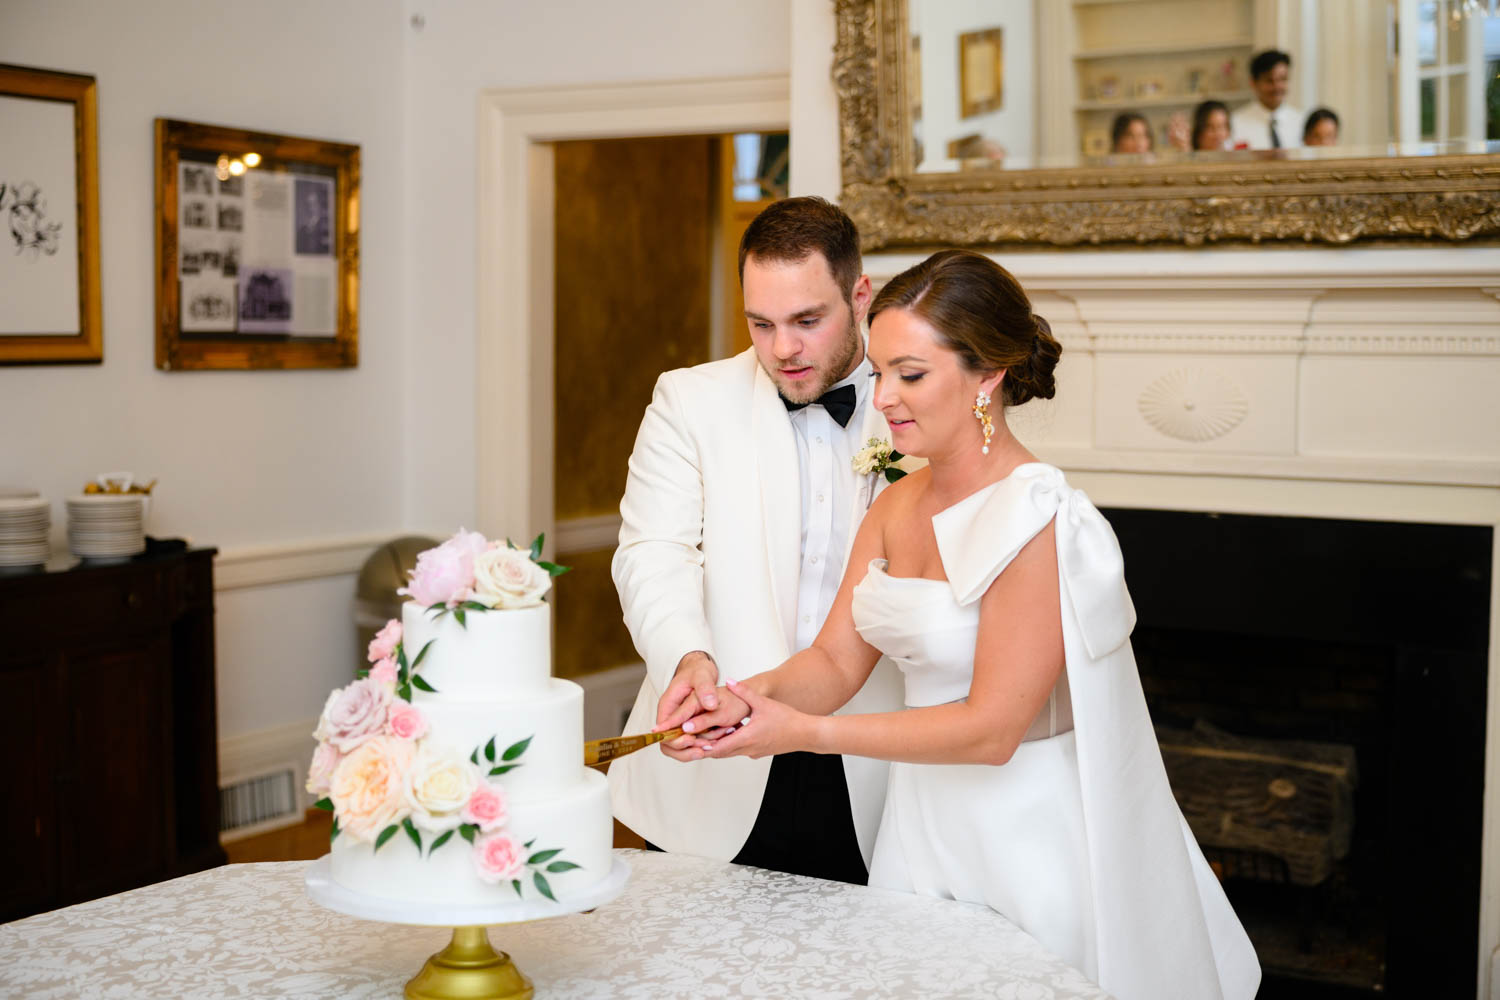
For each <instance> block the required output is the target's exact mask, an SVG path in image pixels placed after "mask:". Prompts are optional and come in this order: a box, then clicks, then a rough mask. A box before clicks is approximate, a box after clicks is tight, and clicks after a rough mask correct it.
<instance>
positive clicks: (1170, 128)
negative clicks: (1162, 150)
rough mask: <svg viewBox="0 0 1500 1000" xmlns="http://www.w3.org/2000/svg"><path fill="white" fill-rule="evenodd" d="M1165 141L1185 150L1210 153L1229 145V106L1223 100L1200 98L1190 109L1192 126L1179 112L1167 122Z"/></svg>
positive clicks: (1185, 151)
mask: <svg viewBox="0 0 1500 1000" xmlns="http://www.w3.org/2000/svg"><path fill="white" fill-rule="evenodd" d="M1167 140H1168V141H1169V142H1170V143H1171V144H1172V148H1173V149H1177V150H1181V151H1182V152H1184V153H1187V152H1194V153H1211V152H1219V151H1221V150H1223V149H1226V148H1228V145H1229V108H1228V107H1227V106H1226V105H1225V104H1224V102H1223V101H1203V102H1202V103H1200V104H1199V105H1198V106H1197V107H1195V108H1194V109H1193V122H1192V125H1191V127H1189V125H1188V120H1187V119H1186V118H1185V117H1184V116H1182V115H1181V114H1174V115H1173V116H1172V117H1171V119H1170V120H1168V122H1167Z"/></svg>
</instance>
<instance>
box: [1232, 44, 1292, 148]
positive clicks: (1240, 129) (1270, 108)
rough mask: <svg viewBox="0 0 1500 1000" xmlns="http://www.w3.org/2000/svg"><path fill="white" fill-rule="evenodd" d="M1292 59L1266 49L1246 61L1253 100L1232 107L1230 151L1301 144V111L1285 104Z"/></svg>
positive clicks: (1282, 53) (1290, 146) (1284, 54)
mask: <svg viewBox="0 0 1500 1000" xmlns="http://www.w3.org/2000/svg"><path fill="white" fill-rule="evenodd" d="M1291 72H1292V57H1291V56H1289V55H1287V54H1286V53H1285V52H1282V51H1280V50H1278V49H1267V50H1266V51H1264V52H1260V53H1257V54H1256V56H1255V58H1253V59H1251V60H1250V89H1251V90H1253V91H1255V100H1253V101H1251V102H1250V103H1249V104H1245V105H1242V106H1240V107H1238V108H1235V110H1234V114H1233V115H1232V116H1231V120H1230V139H1229V142H1230V146H1231V147H1232V148H1234V149H1289V148H1292V147H1295V146H1300V145H1302V111H1301V109H1299V108H1296V107H1294V106H1292V105H1290V104H1288V103H1286V92H1287V84H1288V81H1289V80H1290V79H1291Z"/></svg>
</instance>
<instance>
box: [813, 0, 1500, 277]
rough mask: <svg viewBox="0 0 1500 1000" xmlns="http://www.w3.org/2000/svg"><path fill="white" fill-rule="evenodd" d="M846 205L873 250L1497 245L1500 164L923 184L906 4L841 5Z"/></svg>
mask: <svg viewBox="0 0 1500 1000" xmlns="http://www.w3.org/2000/svg"><path fill="white" fill-rule="evenodd" d="M834 12H835V18H836V20H837V30H838V40H837V43H836V45H835V48H834V62H833V80H834V86H835V88H836V89H837V91H838V99H839V141H840V158H841V161H842V169H843V194H842V195H841V202H842V205H843V207H844V209H845V211H847V212H848V213H849V214H850V216H851V217H852V218H853V219H854V221H855V222H856V223H857V224H858V225H859V231H860V237H861V240H862V243H863V245H864V249H866V250H878V249H881V248H883V247H895V246H933V245H945V246H998V245H1004V244H1012V245H1014V244H1023V245H1033V246H1036V245H1043V246H1052V247H1073V246H1089V245H1103V244H1119V243H1131V244H1186V245H1188V246H1201V245H1204V244H1213V243H1233V242H1250V243H1262V242H1269V241H1283V240H1284V241H1288V242H1291V241H1297V242H1301V243H1307V244H1311V245H1316V244H1347V243H1352V242H1354V241H1356V240H1364V241H1370V240H1383V241H1402V240H1413V239H1420V240H1442V241H1461V240H1473V239H1476V238H1485V237H1488V238H1494V237H1496V236H1500V156H1493V155H1492V156H1485V155H1464V156H1421V157H1403V158H1392V159H1380V158H1369V159H1344V160H1279V161H1278V160H1269V159H1268V160H1254V161H1235V162H1218V163H1172V164H1166V163H1164V164H1159V165H1152V164H1146V165H1142V166H1138V167H1119V166H1111V167H1078V168H1066V169H1055V170H998V169H991V170H975V171H964V172H959V173H955V174H915V173H912V172H911V170H910V167H909V164H911V162H912V150H911V141H912V140H911V130H910V128H909V125H908V123H907V122H906V120H905V118H904V116H903V114H902V109H903V108H905V107H906V95H905V82H904V81H905V77H906V49H907V46H906V45H905V44H904V42H905V39H906V36H907V22H906V4H905V0H834Z"/></svg>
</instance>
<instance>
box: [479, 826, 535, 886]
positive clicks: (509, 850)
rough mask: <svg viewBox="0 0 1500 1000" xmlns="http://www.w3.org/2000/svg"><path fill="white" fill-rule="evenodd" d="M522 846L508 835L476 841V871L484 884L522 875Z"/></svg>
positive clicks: (495, 835)
mask: <svg viewBox="0 0 1500 1000" xmlns="http://www.w3.org/2000/svg"><path fill="white" fill-rule="evenodd" d="M523 860H524V859H523V854H522V850H521V845H520V844H519V843H517V842H516V838H514V837H512V836H511V835H510V834H508V833H492V834H490V835H489V836H488V837H481V838H479V839H478V840H476V841H474V870H475V871H476V872H478V874H479V879H480V881H482V882H490V883H495V882H503V881H505V880H507V879H513V878H515V877H516V876H517V875H519V874H521V869H522V868H523V867H524V864H523Z"/></svg>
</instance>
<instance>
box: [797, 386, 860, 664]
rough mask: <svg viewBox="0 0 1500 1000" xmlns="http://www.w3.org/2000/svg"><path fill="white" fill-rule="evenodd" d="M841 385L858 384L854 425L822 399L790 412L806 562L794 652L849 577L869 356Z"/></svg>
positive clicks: (820, 622)
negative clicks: (851, 518)
mask: <svg viewBox="0 0 1500 1000" xmlns="http://www.w3.org/2000/svg"><path fill="white" fill-rule="evenodd" d="M841 385H852V386H854V415H853V416H851V417H850V418H849V424H848V426H846V427H840V426H839V425H838V421H836V420H834V419H833V418H832V417H831V416H829V415H828V411H827V410H825V409H823V407H821V406H819V405H818V404H816V403H813V404H812V405H810V406H804V407H802V408H801V409H800V410H793V411H792V412H791V413H790V414H789V416H790V417H791V421H792V432H793V436H794V437H795V438H796V439H797V474H798V478H799V481H800V483H801V486H802V548H801V553H802V565H801V570H800V573H799V575H798V578H797V641H796V649H795V650H793V652H796V651H800V650H803V649H806V648H807V647H808V646H811V645H812V641H813V639H815V638H817V635H818V630H819V629H821V628H822V627H823V620H824V619H825V618H827V617H828V612H829V611H830V610H832V608H833V599H834V597H836V596H837V595H838V592H839V583H840V582H842V580H843V578H844V554H845V552H846V551H847V550H848V547H849V541H850V535H851V532H852V531H853V530H854V527H853V526H852V525H851V524H849V522H848V511H849V505H850V504H851V503H852V502H853V500H854V497H853V490H854V489H856V487H857V482H856V477H855V476H854V473H853V467H852V463H853V461H854V454H855V452H857V451H859V449H860V447H861V446H863V445H864V442H863V441H861V440H859V435H860V432H861V427H862V426H863V423H864V421H863V420H862V419H861V417H862V414H863V413H864V407H865V403H866V401H867V400H868V399H869V398H870V392H871V391H872V390H871V388H870V360H869V358H865V359H864V360H862V361H860V363H859V365H858V367H856V368H855V369H854V371H853V373H851V374H850V375H849V376H848V377H847V378H845V379H842V380H840V381H839V382H836V383H834V384H833V385H832V386H830V387H829V388H830V389H836V388H838V387H839V386H841Z"/></svg>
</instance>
